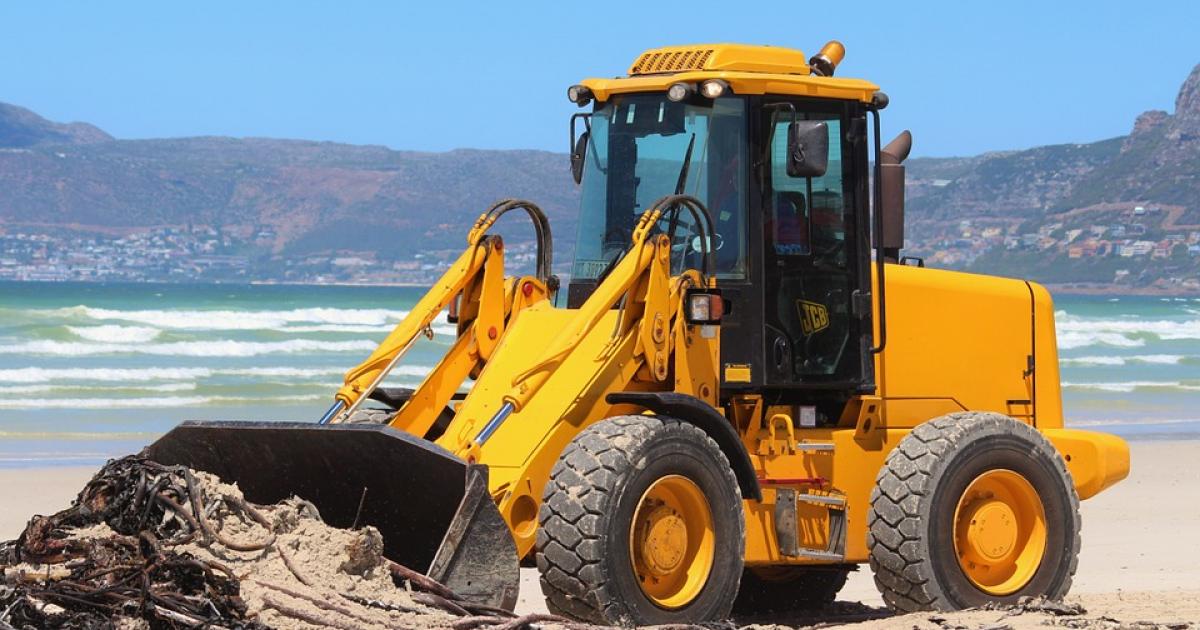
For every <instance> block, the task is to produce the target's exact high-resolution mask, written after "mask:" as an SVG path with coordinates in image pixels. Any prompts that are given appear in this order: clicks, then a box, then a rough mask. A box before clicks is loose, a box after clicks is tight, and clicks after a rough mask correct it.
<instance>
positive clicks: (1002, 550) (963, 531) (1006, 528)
mask: <svg viewBox="0 0 1200 630" xmlns="http://www.w3.org/2000/svg"><path fill="white" fill-rule="evenodd" d="M954 553H955V555H957V556H958V564H959V566H961V567H962V570H963V573H964V574H966V576H967V579H968V580H970V581H971V583H972V584H974V585H975V587H976V588H978V589H979V590H981V591H983V592H985V593H988V594H989V595H1011V594H1012V593H1015V592H1017V591H1019V590H1021V587H1023V586H1025V585H1026V584H1028V583H1029V580H1030V579H1032V578H1033V574H1034V573H1036V572H1037V570H1038V567H1039V566H1041V564H1042V558H1044V557H1045V555H1046V511H1045V509H1044V508H1043V507H1042V500H1041V497H1039V496H1038V493H1037V490H1034V488H1033V484H1031V483H1029V480H1027V479H1025V477H1022V476H1021V475H1020V474H1018V473H1015V472H1013V471H1011V470H989V471H988V472H985V473H983V474H982V475H979V476H978V477H976V478H975V480H974V481H972V482H971V485H969V486H967V489H966V490H965V491H963V494H962V497H961V498H959V500H958V506H957V507H956V508H955V509H954Z"/></svg>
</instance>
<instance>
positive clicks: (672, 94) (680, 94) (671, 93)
mask: <svg viewBox="0 0 1200 630" xmlns="http://www.w3.org/2000/svg"><path fill="white" fill-rule="evenodd" d="M695 93H696V86H695V85H692V84H691V83H675V84H673V85H671V87H669V88H667V98H669V99H671V100H672V101H675V102H676V103H678V102H679V101H683V100H686V99H687V98H688V97H689V96H691V95H693V94H695Z"/></svg>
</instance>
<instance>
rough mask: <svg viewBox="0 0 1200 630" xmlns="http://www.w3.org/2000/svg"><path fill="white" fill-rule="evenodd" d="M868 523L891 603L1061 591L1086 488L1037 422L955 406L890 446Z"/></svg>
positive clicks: (939, 605)
mask: <svg viewBox="0 0 1200 630" xmlns="http://www.w3.org/2000/svg"><path fill="white" fill-rule="evenodd" d="M977 519H978V520H977ZM1039 523H1040V525H1039ZM868 527H869V530H868V533H867V547H868V549H869V550H870V564H871V570H872V571H873V572H874V574H875V584H876V586H878V587H879V591H880V593H881V594H882V595H883V599H884V601H885V602H887V604H888V606H889V607H891V608H892V609H895V610H898V611H902V612H914V611H919V610H959V609H963V608H970V607H974V606H980V605H983V604H986V603H989V602H1001V603H1015V602H1016V601H1017V600H1018V599H1020V598H1021V597H1025V596H1044V597H1048V598H1051V599H1060V598H1062V597H1063V596H1064V595H1066V594H1067V591H1068V590H1070V588H1071V579H1072V577H1073V576H1074V574H1075V567H1076V564H1077V562H1078V555H1079V546H1080V538H1079V530H1080V518H1079V497H1078V495H1077V494H1076V493H1075V486H1074V483H1073V481H1072V478H1071V474H1070V473H1069V472H1068V471H1067V467H1066V463H1065V462H1064V461H1063V459H1062V457H1061V456H1060V455H1059V453H1058V451H1057V450H1056V449H1055V448H1054V445H1053V444H1051V443H1050V441H1049V440H1047V439H1046V438H1045V436H1043V435H1042V434H1041V433H1039V432H1038V431H1037V430H1036V429H1034V428H1033V427H1030V426H1029V425H1027V424H1024V423H1021V422H1017V421H1016V420H1013V419H1012V418H1009V417H1006V416H1003V415H1000V414H996V413H983V412H962V413H953V414H949V415H946V416H943V417H941V418H937V419H935V420H931V421H929V422H926V423H924V424H922V425H920V426H918V427H917V428H916V429H914V430H913V431H912V433H910V434H909V435H907V436H906V437H905V438H904V439H903V440H901V442H900V444H899V445H898V446H897V447H896V449H895V450H893V451H892V452H891V453H890V454H889V455H888V458H887V461H886V463H885V464H884V466H883V468H882V469H881V470H880V472H879V476H878V477H877V478H876V483H875V489H874V491H872V493H871V511H870V515H869V517H868Z"/></svg>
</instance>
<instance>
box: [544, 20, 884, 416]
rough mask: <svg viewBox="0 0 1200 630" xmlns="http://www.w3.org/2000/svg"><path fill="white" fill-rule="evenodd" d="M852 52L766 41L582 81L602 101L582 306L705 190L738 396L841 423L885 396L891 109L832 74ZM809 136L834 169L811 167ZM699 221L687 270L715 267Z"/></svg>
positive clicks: (583, 236) (684, 263) (725, 374)
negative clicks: (880, 118) (803, 156)
mask: <svg viewBox="0 0 1200 630" xmlns="http://www.w3.org/2000/svg"><path fill="white" fill-rule="evenodd" d="M831 47H832V48H831ZM842 54H843V51H842V50H841V46H840V44H836V42H834V43H831V44H830V45H827V46H826V48H825V49H822V52H821V53H820V54H819V55H818V56H817V57H814V58H813V59H811V60H809V61H808V62H807V63H805V62H804V61H803V56H802V53H800V52H799V51H794V50H788V49H781V48H771V47H763V46H738V45H727V44H723V45H716V46H699V47H688V48H678V49H676V48H668V49H657V50H652V51H648V52H647V53H644V54H643V55H642V56H641V57H639V59H638V61H637V62H635V63H634V65H633V67H632V68H631V69H630V77H629V78H619V79H607V80H601V79H589V80H587V81H585V82H584V83H583V84H581V85H577V86H573V87H572V88H571V90H570V92H569V96H570V97H571V99H572V100H573V101H574V102H575V103H576V104H577V105H580V106H581V107H582V106H585V105H588V104H589V103H591V102H593V101H594V103H595V104H594V106H593V108H592V110H591V112H590V113H581V114H576V115H575V116H573V117H572V121H571V123H572V124H571V127H572V147H571V149H572V168H573V172H574V174H575V176H576V179H577V181H578V182H579V183H580V184H581V186H582V194H581V198H582V201H581V212H580V222H579V233H578V239H577V242H576V249H575V262H574V266H573V267H572V270H571V279H570V284H569V285H568V292H567V295H568V299H567V302H568V307H570V308H577V307H578V306H579V305H581V304H582V303H583V302H584V300H586V299H587V297H588V296H589V295H590V294H591V292H592V290H593V289H594V288H595V287H596V285H597V283H598V282H599V280H601V279H603V277H604V275H605V274H606V272H607V270H608V269H610V268H611V267H612V265H614V264H615V261H616V259H617V257H618V256H619V255H620V253H621V252H622V251H624V249H625V248H626V247H627V246H628V244H629V242H630V234H631V230H632V229H633V226H634V222H635V221H636V219H637V217H638V216H639V215H640V214H641V213H642V212H643V211H645V210H646V209H648V208H649V207H650V206H651V205H652V204H653V203H654V202H655V201H657V200H658V199H660V198H662V197H664V196H666V195H671V194H688V195H692V196H694V197H696V198H698V199H700V200H701V201H702V202H703V203H704V205H705V206H706V207H707V208H708V210H709V213H710V214H711V216H712V219H713V223H714V228H715V229H714V232H715V233H714V234H712V236H711V237H710V239H709V240H710V241H711V243H710V245H711V248H712V249H713V251H714V256H713V262H714V263H715V271H716V277H717V281H718V286H719V287H720V289H721V292H722V294H723V295H724V297H725V298H726V299H727V300H729V303H730V305H731V307H732V308H731V309H730V311H729V312H728V313H727V314H726V315H725V317H724V319H723V321H722V323H721V329H722V333H721V359H720V365H721V377H722V390H723V391H724V392H725V393H727V394H732V393H736V392H737V391H746V390H753V391H756V392H763V393H765V394H766V395H767V396H768V398H767V399H768V401H769V402H778V403H794V402H799V401H814V400H819V399H821V398H823V397H828V398H829V399H830V403H831V404H830V405H829V410H830V413H836V409H838V408H840V407H839V404H838V401H844V400H845V399H846V398H848V397H849V396H853V395H855V394H858V393H861V392H864V391H873V390H874V374H873V365H874V363H873V360H872V357H871V348H872V344H873V329H872V323H871V297H870V293H871V274H870V265H871V244H870V243H869V241H868V235H869V234H870V228H869V226H870V219H871V217H870V210H869V208H870V202H869V199H868V194H869V188H868V183H869V177H868V173H869V171H868V168H869V161H868V152H867V150H868V142H867V140H868V135H867V122H868V120H867V119H868V115H869V114H870V113H871V112H872V110H878V109H879V108H881V102H882V103H886V99H885V98H883V99H881V98H880V97H881V96H882V95H881V94H879V95H878V96H877V94H878V92H877V88H876V87H875V86H874V85H872V84H870V83H867V82H865V81H858V80H853V79H840V78H839V79H835V78H832V77H831V76H830V75H831V74H832V73H833V70H834V68H835V67H836V65H837V62H838V61H840V59H841V55H842ZM672 59H674V61H672ZM672 64H673V65H672ZM580 123H582V124H580ZM800 128H802V129H801V131H804V132H806V133H808V134H809V135H808V138H807V139H806V141H807V142H808V145H807V147H808V149H809V150H816V149H814V148H819V150H820V152H821V153H822V155H820V156H813V155H810V156H809V158H810V159H815V158H821V159H823V166H821V167H820V168H807V169H797V168H796V167H795V163H794V162H795V159H796V156H795V155H791V154H793V153H795V152H796V145H795V141H796V138H794V137H793V136H794V135H795V133H798V131H797V129H800ZM813 132H817V133H819V134H821V137H820V138H819V139H820V140H822V141H823V142H817V141H815V140H816V139H815V138H813V137H812V133H813ZM821 144H824V145H825V146H824V147H820V145H821ZM789 158H791V161H792V164H789ZM817 161H821V160H820V159H818V160H817ZM810 166H811V165H810ZM680 222H681V223H683V220H682V219H681V220H680ZM690 227H691V226H689V225H681V226H680V229H678V230H677V231H676V232H675V233H676V239H675V242H674V243H673V246H674V247H673V250H672V251H673V253H674V256H673V258H672V266H673V268H672V270H673V272H676V273H677V272H678V271H679V270H681V269H683V268H688V267H694V268H698V267H699V256H700V253H701V251H702V245H703V244H702V243H700V237H698V236H696V234H698V233H699V232H700V231H698V230H692V229H690ZM835 419H836V418H835Z"/></svg>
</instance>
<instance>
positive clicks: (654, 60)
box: [629, 48, 713, 75]
mask: <svg viewBox="0 0 1200 630" xmlns="http://www.w3.org/2000/svg"><path fill="white" fill-rule="evenodd" d="M712 54H713V50H712V49H711V48H687V49H683V50H674V51H666V52H648V53H644V54H642V56H641V57H638V60H637V61H635V62H634V64H633V67H632V68H630V69H629V74H631V75H638V74H662V73H667V72H686V71H688V70H703V69H704V65H705V64H706V63H708V58H709V57H711V56H712Z"/></svg>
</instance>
